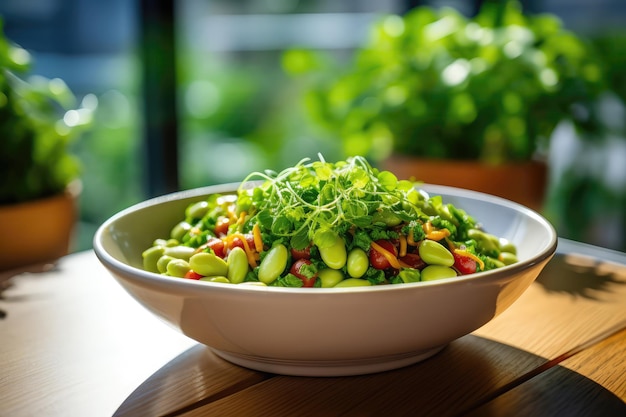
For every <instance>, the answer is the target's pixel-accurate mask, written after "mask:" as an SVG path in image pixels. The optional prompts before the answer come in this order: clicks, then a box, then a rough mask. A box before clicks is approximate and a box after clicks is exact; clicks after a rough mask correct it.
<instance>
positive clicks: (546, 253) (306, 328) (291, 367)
mask: <svg viewBox="0 0 626 417" xmlns="http://www.w3.org/2000/svg"><path fill="white" fill-rule="evenodd" d="M234 189H236V185H232V184H231V185H223V186H212V187H205V188H201V189H194V190H190V191H184V192H179V193H174V194H171V195H166V196H163V197H159V198H155V199H151V200H148V201H146V202H143V203H140V204H138V205H135V206H133V207H130V208H128V209H126V210H124V211H122V212H120V213H118V214H117V215H115V216H113V217H112V218H111V219H109V220H107V221H106V222H105V223H104V224H103V225H102V226H101V227H100V228H99V229H98V231H97V233H96V235H95V237H94V250H95V253H96V255H97V256H98V258H99V259H100V261H101V262H102V264H104V266H105V267H106V268H107V269H108V270H109V271H110V272H111V273H112V275H113V276H114V277H115V278H116V279H117V281H118V282H119V283H120V284H121V285H122V287H124V288H125V289H126V291H128V293H130V295H131V296H133V297H134V298H135V299H136V300H137V301H138V302H139V303H141V304H142V305H143V306H144V307H145V308H147V309H148V310H150V311H151V312H152V313H154V314H155V315H156V316H157V317H159V318H161V319H163V320H164V321H165V322H167V323H169V324H171V325H172V326H173V327H174V328H176V329H177V330H179V331H180V332H182V333H183V334H185V335H187V336H188V337H190V338H192V339H195V340H197V341H198V342H200V343H203V344H205V345H207V346H209V347H210V348H211V349H212V350H213V351H214V352H215V353H216V354H217V355H219V356H220V357H222V358H224V359H226V360H228V361H230V362H233V363H235V364H239V365H242V366H245V367H249V368H252V369H257V370H261V371H266V372H272V373H279V374H287V375H307V376H338V375H355V374H364V373H372V372H378V371H384V370H389V369H394V368H399V367H402V366H406V365H409V364H412V363H416V362H418V361H421V360H423V359H426V358H428V357H430V356H432V355H434V354H435V353H437V352H439V351H440V350H441V349H442V348H443V347H445V346H446V345H447V344H448V343H450V342H451V341H453V340H455V339H457V338H459V337H461V336H464V335H466V334H468V333H471V332H472V331H474V330H476V329H478V328H479V327H481V326H482V325H484V324H485V323H487V322H488V321H490V320H491V319H493V318H494V317H496V316H497V315H498V314H500V313H501V312H502V311H504V310H505V309H507V308H508V307H509V306H510V305H511V304H512V303H513V302H514V301H515V300H516V299H517V298H518V297H519V296H520V295H521V294H522V293H523V292H524V291H525V290H526V289H527V288H528V286H529V285H530V284H531V283H532V282H533V281H534V280H535V278H536V277H537V275H538V274H539V272H540V271H541V270H542V269H543V268H544V266H545V265H546V263H547V262H548V261H549V260H550V259H551V257H552V256H553V255H554V252H555V250H556V246H557V236H556V232H555V230H554V228H553V227H552V226H551V225H550V223H549V222H548V221H546V220H545V219H544V218H543V217H542V216H540V215H539V214H537V213H536V212H534V211H532V210H530V209H528V208H525V207H523V206H521V205H519V204H516V203H513V202H510V201H507V200H503V199H501V198H497V197H493V196H490V195H486V194H482V193H477V192H473V191H467V190H461V189H456V188H451V187H443V186H432V185H425V186H424V187H423V189H424V190H426V191H427V192H428V193H430V194H431V195H436V194H439V195H442V196H443V197H444V201H446V202H450V203H453V204H454V205H455V206H457V207H459V208H462V209H464V210H466V211H467V212H468V213H469V214H470V215H472V216H473V217H474V218H475V219H476V220H478V221H479V222H481V223H482V224H483V225H484V227H485V229H486V230H487V231H488V232H490V233H493V234H495V235H497V236H500V237H504V238H507V239H509V240H511V241H512V242H513V243H515V244H516V245H517V247H518V258H519V262H518V263H516V264H513V265H510V266H507V267H504V268H500V269H496V270H492V271H487V272H482V273H477V274H474V275H469V276H465V277H460V278H452V279H444V280H439V281H432V282H423V283H413V284H397V285H382V286H374V287H357V288H342V289H339V288H273V287H258V286H242V285H230V284H222V283H211V282H202V281H195V280H186V279H180V278H172V277H166V276H160V275H158V274H154V273H150V272H146V271H145V270H143V269H142V268H141V265H142V259H141V253H142V251H143V250H144V249H146V248H148V247H149V246H150V245H151V244H152V242H153V241H154V240H155V239H156V238H159V237H163V236H168V234H169V231H170V230H171V228H172V226H173V225H174V224H176V223H177V222H178V221H179V220H180V218H181V216H182V213H184V210H185V207H187V205H189V204H190V203H191V202H194V201H198V200H200V199H203V198H204V197H205V196H207V195H209V194H213V193H224V192H227V191H232V190H234Z"/></svg>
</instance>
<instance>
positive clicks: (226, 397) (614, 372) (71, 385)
mask: <svg viewBox="0 0 626 417" xmlns="http://www.w3.org/2000/svg"><path fill="white" fill-rule="evenodd" d="M8 276H9V274H7V273H5V274H4V276H0V282H2V283H4V287H5V289H4V291H3V293H2V299H0V316H1V317H2V319H0V364H1V365H2V367H1V370H0V416H2V417H5V416H6V417H13V416H63V417H67V416H81V417H85V416H89V417H93V416H111V415H120V416H122V415H124V416H126V415H128V416H155V415H159V416H179V415H182V416H200V415H210V416H274V417H275V416H359V417H361V416H380V415H383V416H429V415H433V416H454V415H472V416H522V415H523V416H526V415H528V416H568V417H569V416H576V415H579V416H593V415H597V416H612V415H615V416H626V402H625V401H626V254H622V253H618V252H612V251H607V250H603V249H600V248H597V247H593V246H588V245H582V244H578V243H574V242H571V241H567V240H560V241H559V250H558V253H557V255H556V256H555V258H554V259H553V260H552V261H551V263H550V264H549V265H548V267H547V268H546V269H545V271H544V272H543V273H542V274H541V276H540V277H539V278H538V280H537V282H535V283H534V284H533V285H532V286H531V287H530V288H529V289H528V291H527V292H526V293H525V294H524V295H523V296H522V297H521V298H520V299H519V300H518V301H517V302H516V303H515V304H514V305H513V306H512V307H511V308H510V309H509V310H507V311H506V312H504V313H503V314H502V315H501V316H499V317H497V318H496V319H494V320H493V321H492V322H491V323H489V324H487V325H486V326H484V327H482V328H481V329H479V330H477V331H476V332H474V333H473V334H470V335H468V336H465V337H463V338H461V339H459V340H456V341H455V342H453V343H451V344H450V345H449V346H448V347H447V348H446V349H444V350H443V351H442V352H441V353H439V354H438V355H436V356H434V357H432V358H431V359H428V360H426V361H424V362H421V363H418V364H416V365H412V366H409V367H406V368H403V369H399V370H395V371H389V372H382V373H378V374H374V375H364V376H354V377H341V378H339V377H334V378H308V377H307V378H305V377H286V376H280V375H272V374H266V373H261V372H256V371H252V370H248V369H244V368H241V367H238V366H236V365H232V364H230V363H228V362H225V361H224V360H222V359H220V358H218V357H216V356H215V355H214V354H213V353H212V352H211V351H210V350H209V349H208V348H206V347H204V346H202V345H199V344H197V343H195V342H194V341H192V340H190V339H188V338H186V337H185V336H182V335H180V334H179V333H177V332H176V331H174V330H172V329H170V328H169V327H167V326H166V325H165V324H163V323H162V322H160V321H159V320H157V319H155V318H154V317H153V316H152V315H150V313H148V312H147V311H146V310H144V309H143V308H142V307H141V306H139V304H137V303H136V302H135V301H134V300H133V299H131V298H130V296H128V295H127V294H126V293H125V292H124V291H123V290H122V288H121V287H120V286H119V285H118V284H117V283H116V282H115V281H114V280H113V278H112V277H110V276H109V274H108V272H107V271H106V270H105V269H104V268H103V267H102V266H101V265H100V264H99V262H98V260H97V259H96V257H95V255H94V254H93V253H92V252H90V251H89V252H82V253H78V254H73V255H70V256H67V257H65V258H63V259H61V260H60V262H59V263H58V265H57V266H56V267H54V268H53V269H50V270H48V271H45V272H41V273H21V274H19V275H16V276H13V278H11V279H7V278H8Z"/></svg>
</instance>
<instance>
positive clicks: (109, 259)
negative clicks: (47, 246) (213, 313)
mask: <svg viewBox="0 0 626 417" xmlns="http://www.w3.org/2000/svg"><path fill="white" fill-rule="evenodd" d="M240 184H241V183H239V182H235V183H224V184H217V185H208V186H203V187H198V188H192V189H187V190H182V191H176V192H172V193H168V194H164V195H160V196H157V197H152V198H149V199H147V200H144V201H142V202H139V203H136V204H134V205H131V206H129V207H127V208H125V209H122V210H121V211H119V212H117V213H115V214H114V215H112V216H111V217H109V218H108V219H107V220H105V221H104V222H103V223H102V224H101V225H100V226H99V227H98V229H97V230H96V232H95V234H94V237H93V251H94V252H95V254H96V257H97V258H98V259H99V261H100V262H101V263H102V264H103V265H104V266H105V267H106V268H107V269H109V270H111V271H115V272H118V273H121V274H122V275H124V276H126V277H128V276H132V277H133V280H135V281H141V282H146V283H148V284H160V285H164V286H168V287H171V286H172V285H175V286H176V287H177V288H179V289H180V290H194V291H214V290H220V291H222V290H223V291H228V292H230V291H240V292H241V291H244V292H272V293H286V294H317V295H320V294H323V295H330V294H354V293H361V292H384V291H402V290H407V289H409V288H426V287H446V286H449V285H460V284H463V283H468V282H472V283H473V282H483V281H488V282H491V281H493V280H500V279H506V278H507V277H509V276H510V277H513V276H514V275H516V273H519V272H521V271H523V270H526V269H528V268H531V267H532V266H534V265H537V264H540V263H542V262H544V261H547V260H549V259H550V258H552V256H553V255H554V254H555V253H556V249H557V245H558V235H557V232H556V230H555V228H554V226H553V225H552V224H551V223H550V222H549V221H548V220H547V219H546V218H545V217H543V216H542V215H541V214H539V213H538V212H536V211H534V210H532V209H530V208H528V207H526V206H524V205H522V204H519V203H516V202H513V201H510V200H507V199H504V198H502V197H498V196H494V195H491V194H486V193H483V192H480V191H474V190H469V189H464V188H457V187H451V186H445V185H436V184H430V183H420V182H418V183H416V186H417V187H418V188H419V189H423V190H424V191H426V192H427V193H429V194H431V195H439V194H448V195H454V196H458V197H465V198H470V199H481V200H487V201H489V202H491V203H494V204H496V205H499V206H504V207H507V208H509V209H512V210H514V211H516V212H519V213H521V214H523V215H524V216H528V217H531V218H533V219H534V220H535V221H536V222H538V223H539V224H540V225H541V226H543V227H544V228H545V229H546V230H547V231H548V234H549V241H548V242H547V243H546V246H545V247H544V249H543V250H541V251H539V252H538V253H536V254H535V255H533V256H531V257H530V258H528V259H526V260H523V261H519V262H516V263H514V264H511V265H506V266H504V267H501V268H497V269H492V270H489V271H483V272H477V273H474V274H469V275H463V276H457V277H452V278H444V279H439V280H434V281H421V282H413V283H404V284H395V285H374V286H362V287H344V288H295V287H271V286H259V285H245V284H244V285H232V284H225V283H219V282H209V281H198V280H190V279H181V278H177V277H170V276H166V275H161V274H157V273H154V272H149V271H146V270H144V269H141V268H138V267H134V266H132V265H129V264H127V263H125V262H122V261H120V260H118V259H117V258H116V257H114V256H113V255H111V254H110V253H108V252H107V251H106V250H105V248H104V244H103V242H102V239H103V236H104V235H105V234H106V232H107V230H108V229H109V227H110V226H111V225H112V224H113V223H115V222H116V221H117V220H118V219H120V218H123V217H125V216H127V215H129V214H131V213H133V212H135V211H137V210H142V209H145V208H149V207H152V206H155V205H159V204H163V203H167V202H170V201H176V200H182V199H187V198H190V199H193V198H201V197H203V196H208V195H210V194H222V193H233V192H235V191H236V190H237V187H239V185H240ZM511 279H512V278H511Z"/></svg>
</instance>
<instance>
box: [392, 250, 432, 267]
mask: <svg viewBox="0 0 626 417" xmlns="http://www.w3.org/2000/svg"><path fill="white" fill-rule="evenodd" d="M398 259H399V260H400V261H401V262H402V263H404V264H406V265H407V266H409V267H410V268H413V269H424V268H425V267H426V262H424V261H423V260H422V258H420V256H419V255H418V254H417V253H407V254H406V255H405V256H403V257H402V258H398Z"/></svg>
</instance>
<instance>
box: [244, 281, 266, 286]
mask: <svg viewBox="0 0 626 417" xmlns="http://www.w3.org/2000/svg"><path fill="white" fill-rule="evenodd" d="M239 285H250V286H252V287H267V284H265V283H264V282H261V281H246V282H242V283H241V284H239Z"/></svg>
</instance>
